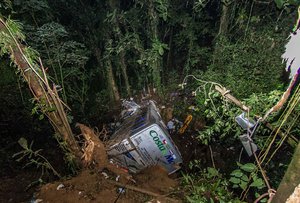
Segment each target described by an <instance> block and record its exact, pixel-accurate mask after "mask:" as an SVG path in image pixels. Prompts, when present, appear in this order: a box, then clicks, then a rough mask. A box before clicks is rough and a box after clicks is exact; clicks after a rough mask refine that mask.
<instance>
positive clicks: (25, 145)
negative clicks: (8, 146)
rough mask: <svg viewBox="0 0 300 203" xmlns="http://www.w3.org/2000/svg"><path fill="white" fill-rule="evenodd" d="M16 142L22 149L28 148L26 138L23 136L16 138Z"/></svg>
mask: <svg viewBox="0 0 300 203" xmlns="http://www.w3.org/2000/svg"><path fill="white" fill-rule="evenodd" d="M18 143H19V145H21V147H22V148H23V149H28V143H27V140H26V139H25V138H24V137H21V138H20V139H19V140H18Z"/></svg>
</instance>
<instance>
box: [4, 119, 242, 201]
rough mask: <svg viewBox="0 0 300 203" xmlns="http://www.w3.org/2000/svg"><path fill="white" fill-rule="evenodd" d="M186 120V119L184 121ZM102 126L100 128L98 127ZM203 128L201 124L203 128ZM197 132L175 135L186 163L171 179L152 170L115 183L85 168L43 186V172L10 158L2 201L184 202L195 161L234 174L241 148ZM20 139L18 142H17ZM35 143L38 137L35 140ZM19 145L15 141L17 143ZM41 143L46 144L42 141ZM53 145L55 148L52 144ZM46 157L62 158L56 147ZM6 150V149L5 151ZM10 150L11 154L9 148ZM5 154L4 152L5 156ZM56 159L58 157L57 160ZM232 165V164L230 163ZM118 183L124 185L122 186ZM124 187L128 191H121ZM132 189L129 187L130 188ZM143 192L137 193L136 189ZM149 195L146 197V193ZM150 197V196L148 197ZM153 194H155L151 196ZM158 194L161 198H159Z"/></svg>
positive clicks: (56, 163)
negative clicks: (205, 140)
mask: <svg viewBox="0 0 300 203" xmlns="http://www.w3.org/2000/svg"><path fill="white" fill-rule="evenodd" d="M182 119H184V118H182ZM100 126H102V125H99V127H100ZM200 126H201V125H200ZM197 133H198V132H197V131H196V130H195V129H192V128H191V126H190V127H189V128H188V129H187V132H186V133H184V134H182V135H179V134H173V135H171V136H172V139H173V140H174V142H175V143H176V145H177V147H178V148H179V151H180V152H181V154H182V157H183V160H184V163H183V165H182V170H181V171H180V172H178V173H177V174H174V175H172V177H169V176H168V175H167V173H166V172H165V171H164V170H162V169H161V168H159V167H153V168H149V169H146V170H145V171H142V172H141V173H139V174H136V175H133V180H134V181H135V183H134V182H132V181H127V182H124V181H122V182H116V181H115V180H116V175H115V174H113V173H110V172H109V171H105V173H106V174H108V176H109V178H108V179H106V177H105V175H103V174H102V172H103V171H99V170H98V171H97V170H96V169H95V168H94V169H84V170H83V171H81V172H79V174H78V175H77V176H75V177H69V178H64V179H61V180H57V179H56V181H53V180H55V179H54V178H47V180H44V181H46V182H50V183H47V184H44V185H40V186H39V184H38V183H37V182H36V181H37V180H38V179H39V177H40V173H38V172H37V171H38V170H39V169H37V168H35V167H31V168H25V169H22V167H20V164H19V165H18V167H15V165H16V164H15V160H13V159H12V158H9V160H10V162H9V163H8V164H7V166H8V165H9V166H12V167H13V168H14V170H11V169H10V168H9V167H4V168H2V171H1V177H0V179H1V182H2V183H1V186H0V202H18V203H19V202H29V201H31V200H35V202H36V203H37V202H39V200H41V201H42V202H72V203H75V202H157V201H156V200H159V201H160V202H181V201H182V200H183V199H184V192H183V191H181V190H180V182H181V181H180V178H181V176H182V175H181V172H184V173H189V172H191V171H190V169H189V163H190V161H192V160H200V163H201V165H202V166H203V167H208V166H209V167H212V166H213V164H214V165H215V166H216V167H217V168H220V169H222V170H228V171H231V170H232V169H233V168H232V167H234V165H233V164H232V163H231V162H232V161H234V157H237V154H238V153H239V149H235V148H226V147H224V146H221V145H215V146H210V147H211V148H209V147H208V146H206V145H202V144H200V143H199V142H198V141H197V140H196V135H197ZM16 140H17V139H16ZM35 140H36V138H35ZM15 143H16V141H15ZM38 143H43V141H40V142H38ZM52 145H56V144H55V143H53V144H52ZM41 147H42V148H43V149H44V150H43V152H44V153H46V154H48V155H46V157H50V158H51V157H52V158H53V157H54V159H58V157H61V155H58V153H59V152H57V151H55V150H54V151H53V149H55V147H54V146H48V145H47V146H41ZM5 151H7V150H5ZM8 151H10V150H9V149H8ZM11 151H12V152H11V153H10V154H9V155H8V154H6V156H7V157H8V156H9V157H11V156H12V155H13V154H14V153H16V152H18V150H17V147H16V145H14V146H13V147H12V148H11ZM48 151H49V152H48ZM3 154H4V153H3ZM55 157H56V158H55ZM4 158H5V157H4ZM50 162H51V163H53V162H54V168H56V167H58V168H59V167H61V166H62V165H63V164H62V162H63V160H62V159H61V160H50ZM229 162H230V163H229ZM118 184H122V185H121V186H120V185H118ZM124 187H125V190H124V191H125V192H124V191H121V193H120V192H118V190H120V188H124ZM127 187H129V188H127ZM137 188H138V189H139V190H140V191H136V190H135V189H137ZM145 192H146V193H147V194H146V193H145ZM149 194H150V195H149ZM151 194H152V195H151ZM157 195H161V196H159V197H157Z"/></svg>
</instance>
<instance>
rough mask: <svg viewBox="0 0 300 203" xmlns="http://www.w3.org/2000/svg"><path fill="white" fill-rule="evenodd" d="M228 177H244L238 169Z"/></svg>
mask: <svg viewBox="0 0 300 203" xmlns="http://www.w3.org/2000/svg"><path fill="white" fill-rule="evenodd" d="M230 175H231V176H235V177H238V178H240V177H242V176H243V175H244V173H243V172H242V171H241V170H240V169H236V170H234V171H232V173H231V174H230Z"/></svg>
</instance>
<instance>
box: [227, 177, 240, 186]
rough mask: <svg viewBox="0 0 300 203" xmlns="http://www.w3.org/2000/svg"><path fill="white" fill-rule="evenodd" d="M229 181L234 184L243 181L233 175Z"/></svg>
mask: <svg viewBox="0 0 300 203" xmlns="http://www.w3.org/2000/svg"><path fill="white" fill-rule="evenodd" d="M229 181H230V182H232V183H234V184H239V183H240V182H241V180H240V179H239V178H235V177H231V178H230V179H229Z"/></svg>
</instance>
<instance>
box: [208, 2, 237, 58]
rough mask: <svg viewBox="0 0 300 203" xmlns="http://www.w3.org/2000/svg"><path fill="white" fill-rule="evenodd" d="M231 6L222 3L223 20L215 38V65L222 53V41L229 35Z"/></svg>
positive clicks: (221, 19)
mask: <svg viewBox="0 0 300 203" xmlns="http://www.w3.org/2000/svg"><path fill="white" fill-rule="evenodd" d="M233 3H235V2H232V3H231V4H233ZM229 6H230V4H226V3H222V14H221V18H220V25H219V32H218V34H217V36H216V38H215V42H216V44H215V49H214V54H213V63H215V61H216V57H217V55H218V54H219V52H220V49H221V45H220V42H221V40H222V39H224V38H226V37H227V34H228V27H229V16H230V15H229V14H230V13H229V12H230V8H229Z"/></svg>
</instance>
